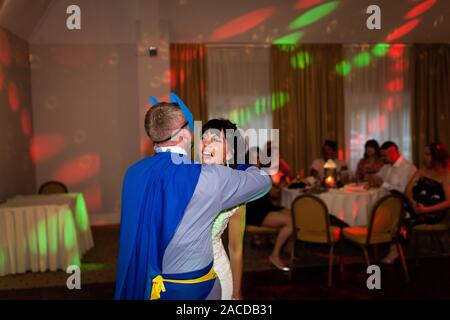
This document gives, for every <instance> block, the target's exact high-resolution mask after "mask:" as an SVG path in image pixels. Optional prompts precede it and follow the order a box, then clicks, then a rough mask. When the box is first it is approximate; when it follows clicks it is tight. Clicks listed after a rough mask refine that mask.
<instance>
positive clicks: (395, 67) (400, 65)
mask: <svg viewBox="0 0 450 320" xmlns="http://www.w3.org/2000/svg"><path fill="white" fill-rule="evenodd" d="M407 68H408V63H407V62H406V61H403V60H398V61H396V62H395V63H393V64H392V65H391V71H392V72H394V73H403V71H405V70H406V69H407Z"/></svg>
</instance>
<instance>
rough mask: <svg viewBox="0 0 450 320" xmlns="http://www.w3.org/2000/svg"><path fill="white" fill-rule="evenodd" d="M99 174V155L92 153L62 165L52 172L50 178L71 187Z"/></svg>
mask: <svg viewBox="0 0 450 320" xmlns="http://www.w3.org/2000/svg"><path fill="white" fill-rule="evenodd" d="M99 172H100V155H99V154H98V153H95V152H93V153H87V154H84V155H81V156H78V157H76V158H74V159H72V160H69V161H67V162H66V163H63V164H62V165H60V166H59V167H57V168H56V169H55V170H54V171H53V174H52V175H51V176H52V179H54V180H57V181H62V182H63V183H65V184H67V185H68V186H73V185H76V184H77V183H80V182H84V181H86V180H88V179H90V178H92V177H95V176H97V175H98V174H99Z"/></svg>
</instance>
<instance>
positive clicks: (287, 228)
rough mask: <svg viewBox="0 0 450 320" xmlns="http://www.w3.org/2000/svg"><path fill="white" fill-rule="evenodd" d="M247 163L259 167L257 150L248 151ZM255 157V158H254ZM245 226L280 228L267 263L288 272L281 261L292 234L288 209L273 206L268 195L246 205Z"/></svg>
mask: <svg viewBox="0 0 450 320" xmlns="http://www.w3.org/2000/svg"><path fill="white" fill-rule="evenodd" d="M248 157H249V158H247V159H249V163H252V164H255V163H257V164H258V165H261V162H260V159H259V148H257V147H254V148H251V149H250V150H249V155H248ZM255 157H256V158H255ZM246 211H247V214H246V218H247V222H246V223H247V224H249V225H255V226H263V227H271V228H280V231H279V232H278V235H277V238H276V240H275V245H274V248H273V250H272V253H271V254H270V256H269V261H270V262H271V263H272V264H273V265H274V266H275V267H277V268H278V269H280V270H283V271H289V267H288V266H287V265H288V264H287V263H286V262H285V261H283V260H282V259H281V250H282V248H283V246H284V245H285V244H286V242H287V240H288V239H289V236H290V235H291V232H292V218H291V211H290V210H289V209H286V208H283V207H279V206H275V205H274V204H273V203H272V200H271V197H270V193H267V194H266V195H264V196H263V197H261V198H259V199H256V200H254V201H252V202H249V203H247V210H246Z"/></svg>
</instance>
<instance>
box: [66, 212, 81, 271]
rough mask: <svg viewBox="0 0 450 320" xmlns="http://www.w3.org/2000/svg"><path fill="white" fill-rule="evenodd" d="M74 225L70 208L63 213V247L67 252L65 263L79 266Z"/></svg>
mask: <svg viewBox="0 0 450 320" xmlns="http://www.w3.org/2000/svg"><path fill="white" fill-rule="evenodd" d="M76 241H77V238H76V227H75V223H74V221H73V218H72V213H71V212H70V209H67V211H66V212H65V213H64V248H65V251H66V252H67V264H68V265H78V266H80V265H81V263H80V256H79V255H78V250H77V246H76Z"/></svg>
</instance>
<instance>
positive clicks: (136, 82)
mask: <svg viewBox="0 0 450 320" xmlns="http://www.w3.org/2000/svg"><path fill="white" fill-rule="evenodd" d="M69 4H78V5H79V6H80V7H81V10H82V11H81V13H82V29H81V30H79V31H78V30H77V31H69V30H67V29H66V28H65V17H66V14H65V8H66V7H67V6H68V5H69ZM157 10H158V6H157V2H155V3H153V4H152V3H150V2H146V1H121V0H114V1H112V0H108V1H107V0H97V1H95V2H94V1H87V0H85V1H72V0H71V1H65V0H61V1H58V2H56V3H54V4H53V5H52V6H51V7H50V9H49V10H48V12H47V13H46V17H45V19H43V20H42V21H41V23H40V25H39V26H38V27H37V29H36V30H35V31H34V33H33V37H32V44H31V54H32V84H33V86H32V88H33V99H34V101H33V109H34V112H35V117H34V127H35V135H36V137H37V138H38V139H41V140H42V142H43V145H46V144H48V143H52V141H53V140H56V141H57V142H58V141H59V142H58V144H57V145H56V147H57V148H56V149H55V150H58V151H57V152H56V151H55V152H52V153H51V156H49V157H47V159H44V160H42V161H40V162H38V163H37V167H36V176H37V183H38V184H40V183H42V182H44V181H46V180H49V179H59V180H61V181H63V182H65V183H66V184H68V186H69V189H70V190H71V191H77V192H84V195H85V198H86V201H87V204H88V209H89V212H90V214H91V216H92V217H93V220H94V221H95V220H101V219H103V218H100V216H101V215H103V214H111V213H114V214H115V216H116V217H117V216H118V213H119V211H120V194H121V187H122V180H123V175H124V173H125V171H126V169H127V168H128V167H129V166H130V165H131V164H132V163H134V162H136V161H138V160H139V159H140V158H141V150H140V144H141V143H140V142H141V141H144V137H145V132H144V129H143V127H144V126H143V114H144V112H145V111H146V108H147V107H148V103H147V101H148V96H149V95H150V94H152V95H155V96H164V95H166V94H167V93H168V90H169V89H168V83H164V81H163V77H164V72H165V71H166V70H168V55H164V56H165V58H164V59H163V58H160V57H156V58H152V59H151V58H149V57H148V56H147V55H146V53H147V50H146V49H145V47H146V46H147V45H148V44H149V43H152V44H154V43H155V42H158V44H160V43H161V41H160V39H159V38H160V37H159V20H158V19H157V18H155V19H150V20H147V18H148V17H152V16H153V15H154V16H155V17H157V16H158V14H157ZM144 12H145V17H142V14H143V13H144ZM165 43H168V41H167V40H165ZM140 48H141V49H140ZM164 88H165V90H164ZM52 139H53V140H52ZM61 141H62V142H61ZM143 151H144V150H143Z"/></svg>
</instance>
